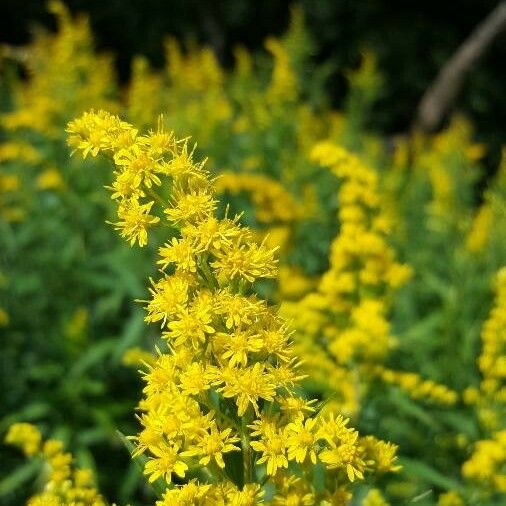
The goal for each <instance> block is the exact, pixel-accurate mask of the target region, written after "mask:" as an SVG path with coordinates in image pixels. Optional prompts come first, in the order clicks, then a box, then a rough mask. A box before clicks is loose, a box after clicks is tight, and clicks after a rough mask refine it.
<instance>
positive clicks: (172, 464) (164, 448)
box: [144, 444, 188, 483]
mask: <svg viewBox="0 0 506 506" xmlns="http://www.w3.org/2000/svg"><path fill="white" fill-rule="evenodd" d="M150 450H151V452H152V453H153V455H154V458H152V459H150V460H148V462H147V463H146V466H145V467H144V474H145V475H146V476H148V477H149V482H150V483H152V482H153V481H156V480H157V479H158V478H164V479H165V481H166V482H167V483H170V482H171V481H172V474H173V473H174V474H176V475H177V476H179V477H180V478H184V475H185V472H186V471H187V470H188V466H187V465H186V464H185V463H184V462H183V461H182V460H180V454H179V453H178V452H179V447H178V446H177V445H168V444H162V445H160V446H156V447H153V448H150Z"/></svg>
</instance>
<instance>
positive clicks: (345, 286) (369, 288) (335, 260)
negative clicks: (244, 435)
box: [285, 142, 411, 412]
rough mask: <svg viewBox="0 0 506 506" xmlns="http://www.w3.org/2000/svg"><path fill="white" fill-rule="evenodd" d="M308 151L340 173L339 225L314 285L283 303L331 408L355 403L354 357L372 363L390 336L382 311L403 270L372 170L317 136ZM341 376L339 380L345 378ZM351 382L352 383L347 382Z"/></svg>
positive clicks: (405, 271)
mask: <svg viewBox="0 0 506 506" xmlns="http://www.w3.org/2000/svg"><path fill="white" fill-rule="evenodd" d="M312 158H313V159H314V160H315V161H317V162H319V163H320V164H322V165H324V166H327V167H329V168H330V170H331V171H332V172H333V173H334V174H335V175H336V176H337V177H338V178H339V179H340V180H341V181H342V184H341V187H340V189H339V194H338V201H339V219H340V222H341V228H340V231H339V234H338V236H337V237H336V239H335V240H334V242H333V243H332V246H331V253H330V268H329V270H328V271H327V272H326V273H325V274H324V275H323V277H322V278H321V280H320V282H319V285H318V289H317V291H315V292H313V293H310V294H309V295H307V296H305V297H304V298H303V299H302V300H301V301H300V302H298V303H295V304H286V305H285V311H286V314H287V315H289V316H290V317H292V318H293V319H294V321H295V325H296V327H297V328H298V329H299V330H300V332H301V333H302V335H303V336H305V339H302V340H301V344H300V345H301V347H302V348H301V349H302V350H303V351H302V352H301V354H302V356H303V358H304V359H305V360H306V362H307V366H308V370H309V371H311V376H313V367H312V365H314V368H316V370H317V371H318V372H316V371H315V374H317V375H318V376H319V377H322V376H324V377H326V381H324V385H327V386H329V387H330V390H332V391H335V392H337V399H336V398H335V397H334V404H335V403H336V402H337V405H338V406H339V409H343V408H345V409H352V410H353V411H352V412H354V411H355V410H356V409H357V408H358V399H357V396H358V395H359V394H360V392H359V391H357V387H358V385H357V373H358V371H357V369H356V367H355V365H356V364H357V362H358V363H375V362H376V361H378V360H382V359H383V358H384V357H385V355H386V353H387V352H388V350H389V348H390V346H391V344H392V338H391V336H390V326H389V323H388V321H387V319H386V316H387V312H388V302H387V300H388V296H389V294H390V293H391V292H392V290H394V289H395V288H397V287H398V286H400V285H401V284H403V283H404V282H405V281H406V280H407V279H408V278H409V276H410V273H411V270H410V268H409V267H408V266H406V265H402V264H400V263H398V262H397V261H396V260H395V255H394V251H393V250H392V248H391V247H390V246H389V245H388V243H387V233H388V228H389V223H388V220H387V219H386V217H385V215H384V214H383V213H382V208H381V205H382V203H381V200H380V196H379V188H378V184H379V183H378V176H377V174H376V173H375V172H374V171H373V170H372V169H370V168H369V167H367V166H366V165H365V164H363V163H362V162H361V161H360V160H359V158H357V157H356V156H354V155H352V154H350V153H348V152H347V151H346V150H344V149H343V148H341V147H339V146H336V145H333V144H331V143H328V142H325V143H320V144H318V145H317V146H316V147H315V148H314V150H313V152H312ZM345 378H346V380H345ZM349 385H352V386H349Z"/></svg>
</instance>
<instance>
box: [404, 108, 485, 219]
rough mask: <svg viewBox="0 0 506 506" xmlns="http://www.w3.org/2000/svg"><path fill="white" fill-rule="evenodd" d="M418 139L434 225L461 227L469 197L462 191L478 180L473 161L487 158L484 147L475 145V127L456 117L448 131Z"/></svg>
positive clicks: (418, 156) (418, 155) (418, 160)
mask: <svg viewBox="0 0 506 506" xmlns="http://www.w3.org/2000/svg"><path fill="white" fill-rule="evenodd" d="M417 140H418V146H417V148H416V149H415V153H414V154H415V157H416V160H415V164H416V166H417V167H418V168H419V169H420V170H422V171H423V172H424V173H427V175H428V180H429V183H430V186H431V189H432V200H431V202H430V204H429V208H428V211H429V213H430V215H431V217H432V218H433V220H432V223H433V225H435V226H437V227H441V226H447V225H448V224H452V225H458V224H459V222H460V221H461V220H462V219H463V218H464V217H465V216H464V213H465V212H466V207H467V206H466V202H465V199H466V198H468V195H466V193H465V192H462V188H463V187H465V186H466V185H468V184H469V182H470V181H472V180H473V179H475V178H476V175H477V174H476V171H475V167H474V166H473V162H474V161H476V160H478V159H479V158H481V157H482V156H483V154H484V149H483V146H482V145H481V144H473V143H472V128H471V125H470V123H469V122H468V121H466V120H465V119H464V118H463V117H456V118H454V119H453V120H452V122H451V124H450V126H449V127H448V128H447V129H446V130H444V131H442V132H441V133H439V134H437V135H435V136H434V137H432V138H429V139H425V138H420V139H417ZM445 224H446V225H445Z"/></svg>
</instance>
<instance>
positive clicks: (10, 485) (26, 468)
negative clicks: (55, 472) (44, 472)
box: [0, 460, 40, 497]
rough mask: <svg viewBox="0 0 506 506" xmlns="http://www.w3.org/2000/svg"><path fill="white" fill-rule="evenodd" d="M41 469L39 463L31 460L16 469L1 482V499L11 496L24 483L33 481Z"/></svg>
mask: <svg viewBox="0 0 506 506" xmlns="http://www.w3.org/2000/svg"><path fill="white" fill-rule="evenodd" d="M39 467H40V462H39V461H37V460H30V461H29V462H26V463H25V464H23V465H22V466H20V467H18V468H17V469H15V470H14V471H13V472H12V473H11V474H9V475H8V476H7V477H6V478H4V479H3V480H2V481H0V497H3V496H5V495H7V494H10V493H11V492H13V491H14V490H16V489H17V488H19V487H21V486H22V485H23V484H24V483H26V482H28V481H29V480H31V479H32V478H33V477H34V476H35V474H36V473H37V470H38V468H39ZM32 481H33V480H32Z"/></svg>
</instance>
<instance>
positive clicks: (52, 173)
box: [37, 168, 64, 190]
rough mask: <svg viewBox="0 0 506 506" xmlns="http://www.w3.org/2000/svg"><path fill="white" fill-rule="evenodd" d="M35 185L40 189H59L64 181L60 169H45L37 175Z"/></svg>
mask: <svg viewBox="0 0 506 506" xmlns="http://www.w3.org/2000/svg"><path fill="white" fill-rule="evenodd" d="M37 187H38V188H40V189H41V190H60V189H61V188H63V187H64V182H63V179H62V177H61V174H60V171H59V170H58V169H56V168H50V169H46V170H45V171H43V172H42V174H40V175H39V176H38V177H37Z"/></svg>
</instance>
